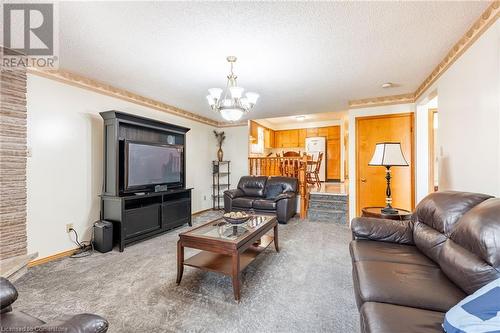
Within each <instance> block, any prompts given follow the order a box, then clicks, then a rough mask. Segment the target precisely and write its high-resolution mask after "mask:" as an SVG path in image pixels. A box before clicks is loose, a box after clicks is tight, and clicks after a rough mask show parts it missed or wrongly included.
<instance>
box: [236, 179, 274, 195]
mask: <svg viewBox="0 0 500 333" xmlns="http://www.w3.org/2000/svg"><path fill="white" fill-rule="evenodd" d="M266 183H267V177H266V176H257V177H256V176H244V177H241V178H240V181H239V182H238V188H239V189H240V190H242V191H243V193H245V196H250V197H264V189H265V187H266Z"/></svg>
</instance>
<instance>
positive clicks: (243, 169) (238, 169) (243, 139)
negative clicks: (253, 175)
mask: <svg viewBox="0 0 500 333" xmlns="http://www.w3.org/2000/svg"><path fill="white" fill-rule="evenodd" d="M219 131H224V133H225V134H226V142H225V143H224V145H223V146H222V150H223V151H224V159H225V160H229V161H231V188H236V186H237V185H238V181H239V180H240V178H241V177H242V176H247V175H248V126H238V127H225V128H219Z"/></svg>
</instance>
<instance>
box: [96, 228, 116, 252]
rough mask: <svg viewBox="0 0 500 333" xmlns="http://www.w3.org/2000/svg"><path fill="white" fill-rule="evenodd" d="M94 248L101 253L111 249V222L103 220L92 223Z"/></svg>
mask: <svg viewBox="0 0 500 333" xmlns="http://www.w3.org/2000/svg"><path fill="white" fill-rule="evenodd" d="M94 249H96V250H97V251H99V252H102V253H106V252H109V251H111V250H112V249H113V223H111V222H109V221H104V220H103V221H99V222H96V223H94Z"/></svg>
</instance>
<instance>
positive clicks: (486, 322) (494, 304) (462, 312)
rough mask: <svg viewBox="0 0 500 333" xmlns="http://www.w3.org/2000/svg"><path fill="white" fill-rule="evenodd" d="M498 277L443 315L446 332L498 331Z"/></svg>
mask: <svg viewBox="0 0 500 333" xmlns="http://www.w3.org/2000/svg"><path fill="white" fill-rule="evenodd" d="M499 300H500V279H497V280H494V281H492V282H490V283H488V284H487V285H485V286H484V287H482V288H480V289H479V290H477V291H476V292H475V293H474V294H472V295H470V296H467V297H466V298H465V299H463V300H462V301H461V302H460V303H458V304H457V305H455V306H454V307H452V308H451V309H450V310H449V311H448V312H447V313H446V315H445V321H444V324H443V327H444V329H445V331H446V332H447V333H460V332H500V302H499Z"/></svg>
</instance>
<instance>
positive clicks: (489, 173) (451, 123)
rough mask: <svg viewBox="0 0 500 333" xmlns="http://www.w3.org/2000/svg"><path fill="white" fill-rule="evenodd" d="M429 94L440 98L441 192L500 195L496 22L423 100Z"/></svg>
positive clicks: (499, 31) (499, 37)
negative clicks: (455, 191)
mask: <svg viewBox="0 0 500 333" xmlns="http://www.w3.org/2000/svg"><path fill="white" fill-rule="evenodd" d="M434 91H437V94H438V98H439V105H438V112H439V129H438V142H439V145H440V148H439V151H438V152H437V153H438V154H439V158H440V163H439V188H440V190H461V191H472V192H482V193H487V194H492V195H497V196H498V195H500V135H499V133H500V98H499V96H500V21H497V22H496V23H495V24H494V25H492V26H491V27H490V28H489V29H488V30H487V31H486V32H484V33H483V35H482V36H481V37H480V38H479V39H478V40H477V41H476V42H475V43H474V44H473V45H472V46H471V47H470V48H469V49H468V50H467V51H466V52H465V53H464V54H463V55H462V56H461V57H460V58H459V59H458V60H457V61H456V62H455V63H454V64H453V65H452V66H451V67H450V68H449V69H448V70H447V71H446V72H445V73H444V74H443V75H442V76H441V77H440V78H439V79H438V80H437V81H436V82H435V83H434V84H433V85H432V86H431V87H430V88H429V89H428V91H427V92H426V94H429V93H430V92H434ZM426 94H424V95H423V96H422V98H421V99H420V100H419V101H417V103H420V101H421V100H423V99H425V98H426Z"/></svg>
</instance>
